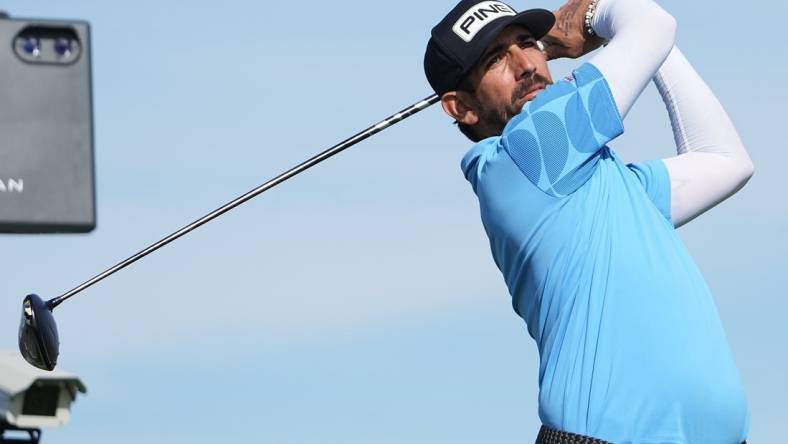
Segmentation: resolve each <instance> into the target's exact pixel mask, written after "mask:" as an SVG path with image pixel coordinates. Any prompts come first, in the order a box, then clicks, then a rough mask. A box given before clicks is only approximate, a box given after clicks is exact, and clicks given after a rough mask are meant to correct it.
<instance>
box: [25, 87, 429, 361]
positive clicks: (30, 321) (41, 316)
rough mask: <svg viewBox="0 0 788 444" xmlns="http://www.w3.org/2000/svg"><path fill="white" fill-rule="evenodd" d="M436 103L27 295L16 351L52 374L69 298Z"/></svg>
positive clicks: (424, 103) (412, 109)
mask: <svg viewBox="0 0 788 444" xmlns="http://www.w3.org/2000/svg"><path fill="white" fill-rule="evenodd" d="M439 100H440V98H439V97H438V96H437V95H435V94H433V95H432V96H429V97H427V98H426V99H424V100H421V101H419V102H418V103H415V104H413V105H411V106H409V107H407V108H405V109H403V110H402V111H400V112H398V113H396V114H394V115H392V116H389V117H388V118H386V119H384V120H382V121H380V122H379V123H377V124H375V125H372V126H370V127H369V128H367V129H365V130H363V131H361V132H359V133H356V134H355V135H353V136H351V137H350V138H348V139H345V140H344V141H342V142H340V143H338V144H336V145H334V146H332V147H331V148H329V149H327V150H325V151H323V152H322V153H320V154H317V155H316V156H314V157H312V158H310V159H308V160H306V161H304V162H303V163H301V164H299V165H297V166H295V167H293V168H291V169H289V170H287V171H285V172H284V173H282V174H280V175H279V176H276V177H274V178H273V179H271V180H269V181H268V182H265V183H264V184H262V185H260V186H259V187H257V188H255V189H253V190H251V191H249V192H247V193H246V194H243V195H241V196H239V197H237V198H235V199H234V200H232V201H230V202H228V203H226V204H225V205H223V206H221V207H219V208H217V209H215V210H213V211H212V212H210V213H208V214H206V215H205V216H203V217H201V218H199V219H197V220H196V221H194V222H192V223H190V224H189V225H186V226H185V227H183V228H181V229H180V230H178V231H176V232H174V233H172V234H170V235H169V236H167V237H165V238H163V239H161V240H160V241H158V242H156V243H154V244H152V245H150V246H149V247H147V248H145V249H144V250H142V251H140V252H139V253H137V254H135V255H133V256H131V257H129V258H128V259H125V260H123V261H121V262H119V263H117V264H116V265H114V266H112V267H110V268H108V269H107V270H105V271H103V272H102V273H100V274H98V275H96V276H94V277H92V278H91V279H89V280H87V281H85V282H84V283H82V284H80V285H79V286H77V287H75V288H73V289H72V290H70V291H68V292H66V293H64V294H62V295H60V296H58V297H56V298H53V299H50V300H48V301H44V300H42V299H41V298H40V297H39V296H37V295H35V294H30V295H28V296H27V297H25V299H24V301H23V302H22V319H21V321H20V323H19V351H20V352H21V353H22V356H23V357H24V358H25V360H26V361H27V362H29V363H30V364H31V365H33V366H35V367H38V368H41V369H44V370H50V371H51V370H54V368H55V365H56V364H57V358H58V355H59V353H60V341H59V339H58V334H57V326H56V325H55V318H54V317H53V315H52V311H53V310H54V309H55V307H57V306H58V305H60V304H61V303H63V302H64V301H65V300H67V299H69V298H70V297H72V296H74V295H76V294H77V293H79V292H81V291H82V290H84V289H86V288H88V287H90V286H92V285H93V284H95V283H97V282H99V281H101V280H103V279H104V278H106V277H109V276H110V275H112V274H114V273H116V272H118V271H120V270H122V269H123V268H126V267H127V266H129V265H131V264H133V263H134V262H136V261H138V260H140V259H142V258H143V257H145V256H147V255H149V254H151V253H153V252H154V251H156V250H158V249H159V248H161V247H163V246H165V245H167V244H169V243H170V242H172V241H174V240H175V239H178V238H179V237H181V236H184V235H185V234H187V233H189V232H191V231H192V230H194V229H196V228H198V227H200V226H201V225H203V224H205V223H207V222H210V221H211V220H213V219H216V218H217V217H219V216H221V215H222V214H224V213H226V212H228V211H230V210H232V209H233V208H235V207H237V206H239V205H241V204H242V203H244V202H246V201H248V200H250V199H252V198H253V197H255V196H258V195H260V194H262V193H263V192H264V191H266V190H268V189H270V188H273V187H274V186H276V185H278V184H280V183H282V182H284V181H286V180H287V179H289V178H291V177H293V176H295V175H296V174H298V173H301V172H303V171H305V170H307V169H309V168H311V167H313V166H315V165H317V164H318V163H320V162H322V161H324V160H326V159H328V158H329V157H332V156H334V155H335V154H338V153H340V152H342V151H344V150H345V149H347V148H350V147H351V146H353V145H355V144H357V143H358V142H361V141H362V140H364V139H367V138H369V137H370V136H373V135H374V134H377V133H379V132H380V131H383V130H384V129H386V128H388V127H390V126H392V125H394V124H396V123H398V122H400V121H402V120H404V119H406V118H408V117H410V116H412V115H414V114H416V113H417V112H419V111H422V110H424V109H426V108H428V107H429V106H431V105H433V104H435V103H437V102H438V101H439Z"/></svg>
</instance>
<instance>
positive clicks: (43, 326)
mask: <svg viewBox="0 0 788 444" xmlns="http://www.w3.org/2000/svg"><path fill="white" fill-rule="evenodd" d="M19 351H20V352H21V353H22V356H23V357H24V358H25V360H26V361H27V362H29V363H30V364H31V365H33V366H35V367H38V368H40V369H43V370H49V371H51V370H54V369H55V365H56V364H57V357H58V354H59V353H60V340H59V339H58V337H57V325H55V318H54V316H52V309H51V308H50V307H49V305H48V304H47V303H46V302H44V301H43V300H42V299H41V298H40V297H38V296H37V295H34V294H29V295H27V297H25V300H24V301H23V302H22V319H21V320H20V322H19Z"/></svg>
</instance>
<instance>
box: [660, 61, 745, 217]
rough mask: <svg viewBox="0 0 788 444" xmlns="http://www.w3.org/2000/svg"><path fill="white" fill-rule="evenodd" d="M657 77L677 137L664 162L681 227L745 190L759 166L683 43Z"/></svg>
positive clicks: (675, 215) (673, 204)
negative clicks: (685, 52)
mask: <svg viewBox="0 0 788 444" xmlns="http://www.w3.org/2000/svg"><path fill="white" fill-rule="evenodd" d="M654 82H655V83H656V85H657V89H658V90H659V93H660V95H661V96H662V100H663V101H664V102H665V106H666V107H667V109H668V114H669V115H670V123H671V126H672V127H673V136H674V138H675V140H676V150H677V153H678V155H677V156H675V157H671V158H668V159H664V162H665V166H666V167H667V169H668V174H669V176H670V188H671V218H672V220H673V224H674V225H675V226H676V227H679V226H681V225H683V224H685V223H687V222H689V221H691V220H692V219H694V218H695V217H697V216H698V215H700V214H702V213H703V212H705V211H706V210H708V209H710V208H712V207H713V206H715V205H717V204H718V203H720V202H722V201H723V200H725V199H727V198H728V197H730V196H731V195H733V194H734V193H735V192H736V191H738V190H739V189H741V187H743V186H744V184H745V183H747V180H749V178H750V177H751V176H752V174H753V171H754V168H753V164H752V160H750V156H749V155H748V154H747V151H746V150H745V148H744V145H743V144H742V142H741V139H740V138H739V135H738V134H737V133H736V128H734V126H733V123H732V122H731V120H730V118H729V117H728V114H727V113H726V112H725V110H724V109H723V108H722V105H721V104H720V102H719V101H718V100H717V98H716V97H715V96H714V93H712V91H711V89H709V87H708V86H707V85H706V83H705V82H704V81H703V79H701V77H700V76H699V75H698V73H697V72H696V71H695V70H694V69H693V68H692V66H691V65H690V63H689V62H688V61H687V59H686V58H685V57H684V55H683V54H682V53H681V51H679V49H678V48H673V50H672V51H671V53H670V55H669V56H668V58H667V59H666V60H665V63H664V64H663V65H662V67H661V68H660V69H659V71H658V73H657V75H656V77H655V78H654Z"/></svg>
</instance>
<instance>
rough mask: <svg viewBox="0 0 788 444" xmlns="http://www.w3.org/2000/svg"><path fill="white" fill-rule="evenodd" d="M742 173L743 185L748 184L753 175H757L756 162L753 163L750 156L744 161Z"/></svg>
mask: <svg viewBox="0 0 788 444" xmlns="http://www.w3.org/2000/svg"><path fill="white" fill-rule="evenodd" d="M740 174H741V176H740V177H741V186H744V185H746V184H747V182H749V181H750V179H751V178H752V176H753V175H755V164H753V163H752V159H750V157H749V156H747V158H746V159H745V160H744V161H743V162H742V166H741V172H740Z"/></svg>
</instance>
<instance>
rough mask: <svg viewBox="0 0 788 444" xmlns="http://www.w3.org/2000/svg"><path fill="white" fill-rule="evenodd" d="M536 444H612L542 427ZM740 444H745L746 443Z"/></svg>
mask: <svg viewBox="0 0 788 444" xmlns="http://www.w3.org/2000/svg"><path fill="white" fill-rule="evenodd" d="M536 444H612V443H610V442H607V441H602V440H601V439H596V438H592V437H590V436H583V435H578V434H575V433H569V432H562V431H560V430H555V429H551V428H550V427H547V426H542V428H540V429H539V435H538V436H537V437H536ZM741 444H747V441H744V442H742V443H741Z"/></svg>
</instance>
